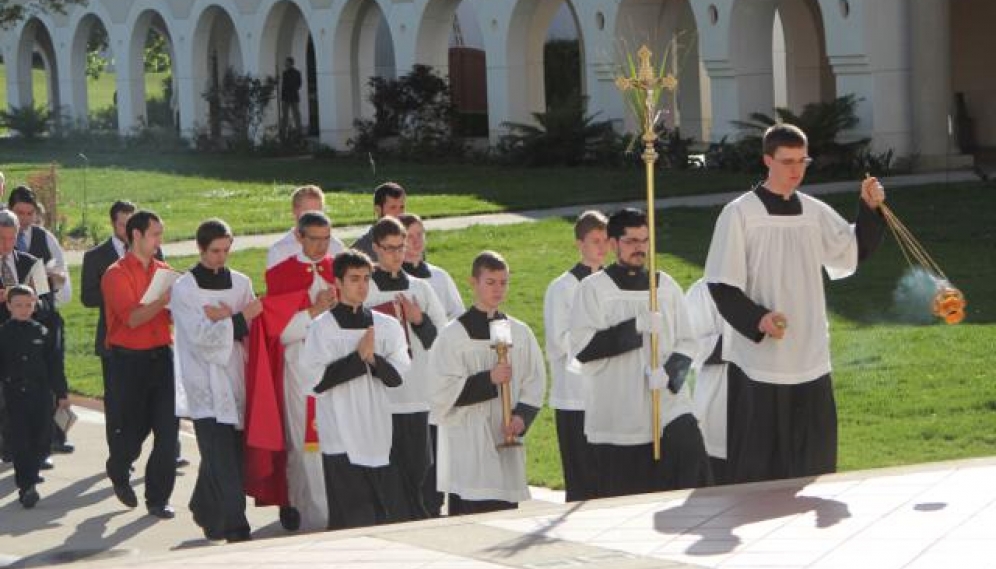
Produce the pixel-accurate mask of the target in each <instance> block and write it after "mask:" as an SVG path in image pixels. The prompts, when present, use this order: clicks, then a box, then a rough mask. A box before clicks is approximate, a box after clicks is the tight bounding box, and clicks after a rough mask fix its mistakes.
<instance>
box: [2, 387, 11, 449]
mask: <svg viewBox="0 0 996 569" xmlns="http://www.w3.org/2000/svg"><path fill="white" fill-rule="evenodd" d="M9 443H10V418H9V417H8V416H7V397H6V395H4V390H3V389H0V456H2V457H3V460H4V461H5V462H9V461H12V460H14V447H13V446H9Z"/></svg>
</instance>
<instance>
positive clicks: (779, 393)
mask: <svg viewBox="0 0 996 569" xmlns="http://www.w3.org/2000/svg"><path fill="white" fill-rule="evenodd" d="M728 369H729V371H728V375H727V382H728V388H729V392H728V393H729V406H728V407H727V442H728V446H727V463H728V464H727V466H728V469H729V472H728V474H729V478H730V481H731V482H734V483H741V482H757V481H761V480H777V479H781V478H798V477H802V476H817V475H820V474H827V473H830V472H835V471H836V470H837V404H836V402H835V401H834V397H833V384H832V383H831V379H830V375H829V374H828V375H824V376H823V377H820V378H818V379H815V380H813V381H807V382H806V383H800V384H796V385H776V384H771V383H762V382H760V381H754V380H752V379H750V378H749V377H747V375H746V374H745V373H744V372H743V370H741V369H740V368H739V367H737V366H736V365H734V364H730V366H729V368H728Z"/></svg>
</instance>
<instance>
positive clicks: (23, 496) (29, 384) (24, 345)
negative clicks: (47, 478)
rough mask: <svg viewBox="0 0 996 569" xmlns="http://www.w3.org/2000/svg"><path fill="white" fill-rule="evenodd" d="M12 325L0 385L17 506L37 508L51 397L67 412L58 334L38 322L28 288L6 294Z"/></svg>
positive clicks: (1, 339) (4, 342) (2, 343)
mask: <svg viewBox="0 0 996 569" xmlns="http://www.w3.org/2000/svg"><path fill="white" fill-rule="evenodd" d="M5 292H6V294H5V296H6V299H7V301H6V307H7V310H8V311H9V314H10V319H9V320H7V321H6V322H5V323H4V324H3V326H0V383H2V384H3V392H4V398H5V399H6V401H7V409H8V413H9V417H8V420H9V422H10V428H9V432H10V435H11V439H10V442H9V446H10V447H12V448H10V449H9V450H10V451H11V453H12V454H13V459H14V478H15V480H16V482H17V490H18V501H20V502H21V505H22V506H24V507H25V508H33V507H34V506H35V504H36V503H37V502H38V499H39V496H38V491H37V490H36V489H35V484H36V483H37V482H38V468H39V466H40V465H41V461H42V459H44V458H45V455H46V454H48V446H49V441H50V439H51V436H52V435H51V430H50V429H51V427H52V394H53V393H54V394H55V398H56V400H57V402H58V403H57V404H58V406H59V407H60V408H68V407H69V400H68V399H67V397H66V391H67V389H66V375H65V373H64V369H63V366H62V358H59V357H56V343H55V334H53V333H52V332H51V331H50V330H49V329H48V328H46V327H45V326H43V325H42V324H40V323H38V322H37V321H35V320H33V319H32V317H31V315H32V313H33V312H34V311H35V304H36V299H35V292H34V291H33V290H32V289H31V287H28V286H25V285H14V286H13V287H10V288H7V289H5Z"/></svg>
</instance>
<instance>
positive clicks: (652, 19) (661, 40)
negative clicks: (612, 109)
mask: <svg viewBox="0 0 996 569" xmlns="http://www.w3.org/2000/svg"><path fill="white" fill-rule="evenodd" d="M615 36H616V37H618V38H632V39H631V40H630V41H631V42H632V44H631V45H621V46H618V47H617V49H618V50H619V51H620V52H628V53H635V51H636V50H637V49H639V47H640V45H641V44H644V43H645V44H647V46H648V47H650V49H651V50H652V51H653V52H654V55H655V60H656V61H660V58H661V57H664V55H665V54H667V56H668V62H667V66H668V67H669V68H670V69H672V70H674V72H675V74H676V75H677V77H678V90H677V91H676V92H675V93H674V94H673V95H672V97H671V101H670V103H669V104H668V105H667V108H668V116H667V117H666V119H665V120H666V122H667V125H668V127H675V126H677V127H680V128H681V134H682V136H684V137H688V136H693V137H695V139H696V140H705V138H706V137H707V136H708V134H709V132H710V129H711V123H712V118H711V108H712V105H711V96H710V91H711V89H710V82H709V76H708V74H707V73H706V72H705V68H704V67H703V66H702V63H701V62H702V58H701V56H700V52H699V26H698V22H697V21H696V18H695V13H694V12H693V11H692V6H691V2H690V1H689V0H666V1H665V2H661V1H660V0H624V1H623V2H622V3H621V4H620V5H619V11H618V13H617V15H616V25H615ZM616 57H617V59H619V60H623V58H624V57H625V53H620V54H617V56H616ZM631 123H632V118H631V117H628V118H627V128H628V129H630V130H632V129H634V128H635V127H636V125H633V124H631Z"/></svg>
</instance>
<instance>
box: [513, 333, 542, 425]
mask: <svg viewBox="0 0 996 569" xmlns="http://www.w3.org/2000/svg"><path fill="white" fill-rule="evenodd" d="M523 328H525V332H526V337H527V338H526V341H527V342H528V344H527V350H526V354H527V356H526V357H527V358H528V359H527V366H528V367H527V371H526V374H525V376H524V377H523V378H522V381H521V382H520V383H519V397H518V403H524V404H526V405H529V406H532V407H535V408H537V409H539V408H540V407H542V406H543V393H544V392H545V391H546V365H545V364H544V363H543V352H542V351H541V350H540V347H539V342H537V341H536V336H535V335H534V334H533V331H532V330H530V329H529V328H528V327H526V326H525V325H523Z"/></svg>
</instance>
